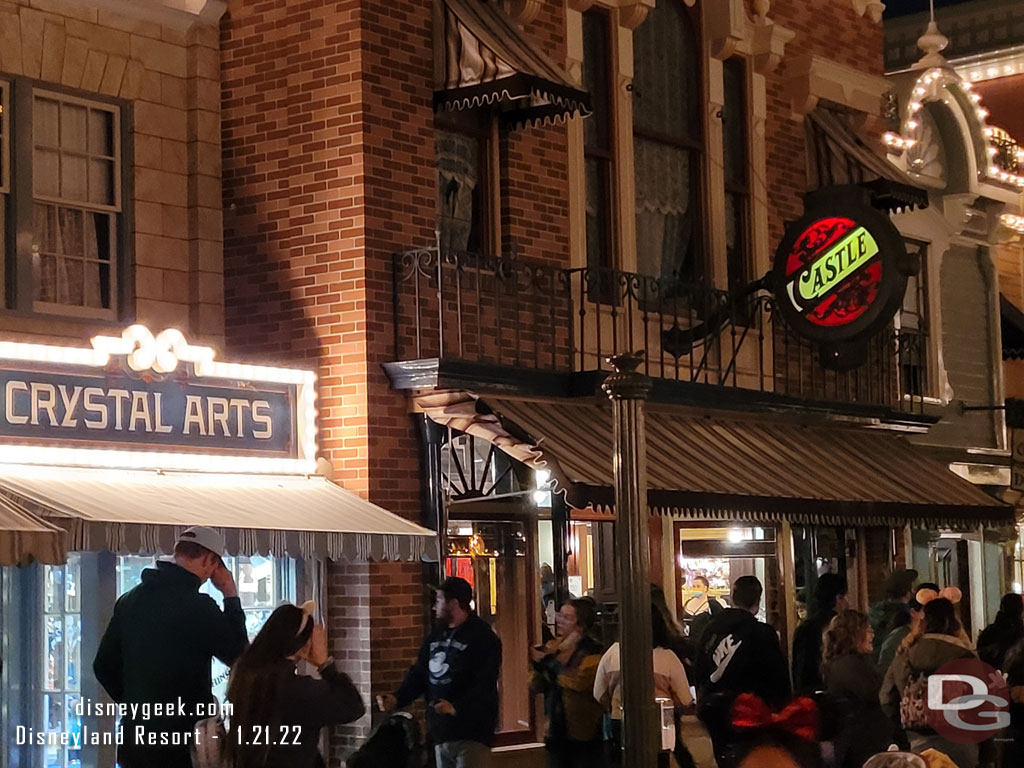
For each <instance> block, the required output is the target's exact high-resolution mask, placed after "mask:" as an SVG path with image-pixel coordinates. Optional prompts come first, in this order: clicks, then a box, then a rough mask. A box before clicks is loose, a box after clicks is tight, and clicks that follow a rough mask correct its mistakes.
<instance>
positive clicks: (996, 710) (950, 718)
mask: <svg viewBox="0 0 1024 768" xmlns="http://www.w3.org/2000/svg"><path fill="white" fill-rule="evenodd" d="M1009 708H1010V687H1009V686H1008V685H1007V683H1006V679H1005V678H1004V677H1003V676H1002V674H1000V673H999V672H998V671H997V670H995V669H993V668H992V667H990V666H989V665H988V664H985V663H984V662H982V661H978V660H977V659H958V660H956V661H951V662H949V663H948V664H944V665H942V666H941V667H939V669H938V670H936V671H935V672H934V673H932V674H931V675H930V676H929V677H928V723H929V724H930V725H931V726H932V728H934V729H935V731H936V733H938V734H939V735H940V736H941V737H942V738H944V739H948V740H949V741H952V742H955V743H957V744H980V743H981V742H983V741H985V740H987V739H990V738H992V736H993V735H995V734H996V733H997V732H998V731H1001V730H1003V729H1004V728H1006V727H1008V726H1009V725H1010V711H1009Z"/></svg>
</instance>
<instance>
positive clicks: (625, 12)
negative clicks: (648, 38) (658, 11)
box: [619, 0, 655, 29]
mask: <svg viewBox="0 0 1024 768" xmlns="http://www.w3.org/2000/svg"><path fill="white" fill-rule="evenodd" d="M654 2H655V0H624V1H621V2H619V26H620V27H625V28H626V29H636V28H637V27H639V26H640V25H641V24H643V22H644V19H646V18H647V14H648V13H650V12H651V9H652V8H654Z"/></svg>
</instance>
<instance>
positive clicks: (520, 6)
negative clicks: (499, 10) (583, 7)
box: [504, 0, 578, 24]
mask: <svg viewBox="0 0 1024 768" xmlns="http://www.w3.org/2000/svg"><path fill="white" fill-rule="evenodd" d="M504 5H505V12H506V13H507V14H508V15H509V16H510V17H511V18H512V19H513V20H514V21H518V22H519V23H520V24H529V23H530V22H531V21H534V20H536V18H537V16H538V15H539V14H540V9H541V8H543V7H544V0H505V2H504ZM570 5H571V3H570ZM577 10H578V9H577Z"/></svg>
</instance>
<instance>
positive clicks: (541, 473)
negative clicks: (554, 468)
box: [534, 469, 551, 488]
mask: <svg viewBox="0 0 1024 768" xmlns="http://www.w3.org/2000/svg"><path fill="white" fill-rule="evenodd" d="M534 479H535V480H536V481H537V487H538V488H543V487H544V486H546V485H547V484H548V483H549V482H551V471H550V470H547V469H538V470H537V471H536V472H535V473H534Z"/></svg>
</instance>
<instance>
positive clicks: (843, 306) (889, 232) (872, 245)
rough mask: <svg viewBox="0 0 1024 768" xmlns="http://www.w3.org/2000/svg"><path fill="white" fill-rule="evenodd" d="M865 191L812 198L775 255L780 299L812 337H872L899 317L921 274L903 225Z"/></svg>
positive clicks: (831, 340)
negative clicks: (911, 282)
mask: <svg viewBox="0 0 1024 768" xmlns="http://www.w3.org/2000/svg"><path fill="white" fill-rule="evenodd" d="M858 192H859V190H851V192H850V194H848V195H844V194H838V195H837V194H832V195H829V196H827V197H826V198H824V199H820V200H814V199H813V198H812V199H811V200H809V202H808V209H807V211H806V213H805V214H804V215H803V216H802V217H801V218H800V219H798V220H797V221H796V222H794V223H793V224H791V225H790V226H789V227H788V228H787V230H786V236H785V237H784V238H783V239H782V242H781V243H780V245H779V249H778V251H776V253H775V264H774V269H773V272H774V284H775V298H776V304H777V306H778V308H779V309H780V311H781V312H782V313H783V316H784V317H785V319H786V321H787V323H788V325H789V326H790V328H791V329H792V330H793V332H794V333H796V334H798V335H799V336H802V337H804V338H807V339H810V340H811V341H815V342H819V343H822V344H837V345H838V344H844V343H850V342H856V341H859V340H865V341H866V340H867V339H868V338H870V337H871V336H872V335H874V334H875V333H877V332H878V331H880V330H881V329H882V328H884V327H885V326H886V325H887V324H888V323H889V321H890V320H892V317H893V315H895V314H896V311H897V310H898V309H899V308H900V306H901V305H902V303H903V294H904V293H905V292H906V289H907V277H908V276H909V275H911V274H913V273H914V272H915V271H916V267H915V265H914V263H913V260H912V258H911V257H910V256H909V255H908V253H907V249H906V246H905V245H904V243H903V238H902V236H901V235H900V233H899V230H897V229H896V227H895V226H894V225H893V223H892V222H891V221H890V220H889V217H888V216H887V215H886V214H884V213H883V212H881V211H879V210H876V209H875V208H872V207H871V206H870V205H868V204H867V202H865V201H864V200H863V198H862V197H861V196H860V195H858V194H857V193H858Z"/></svg>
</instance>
